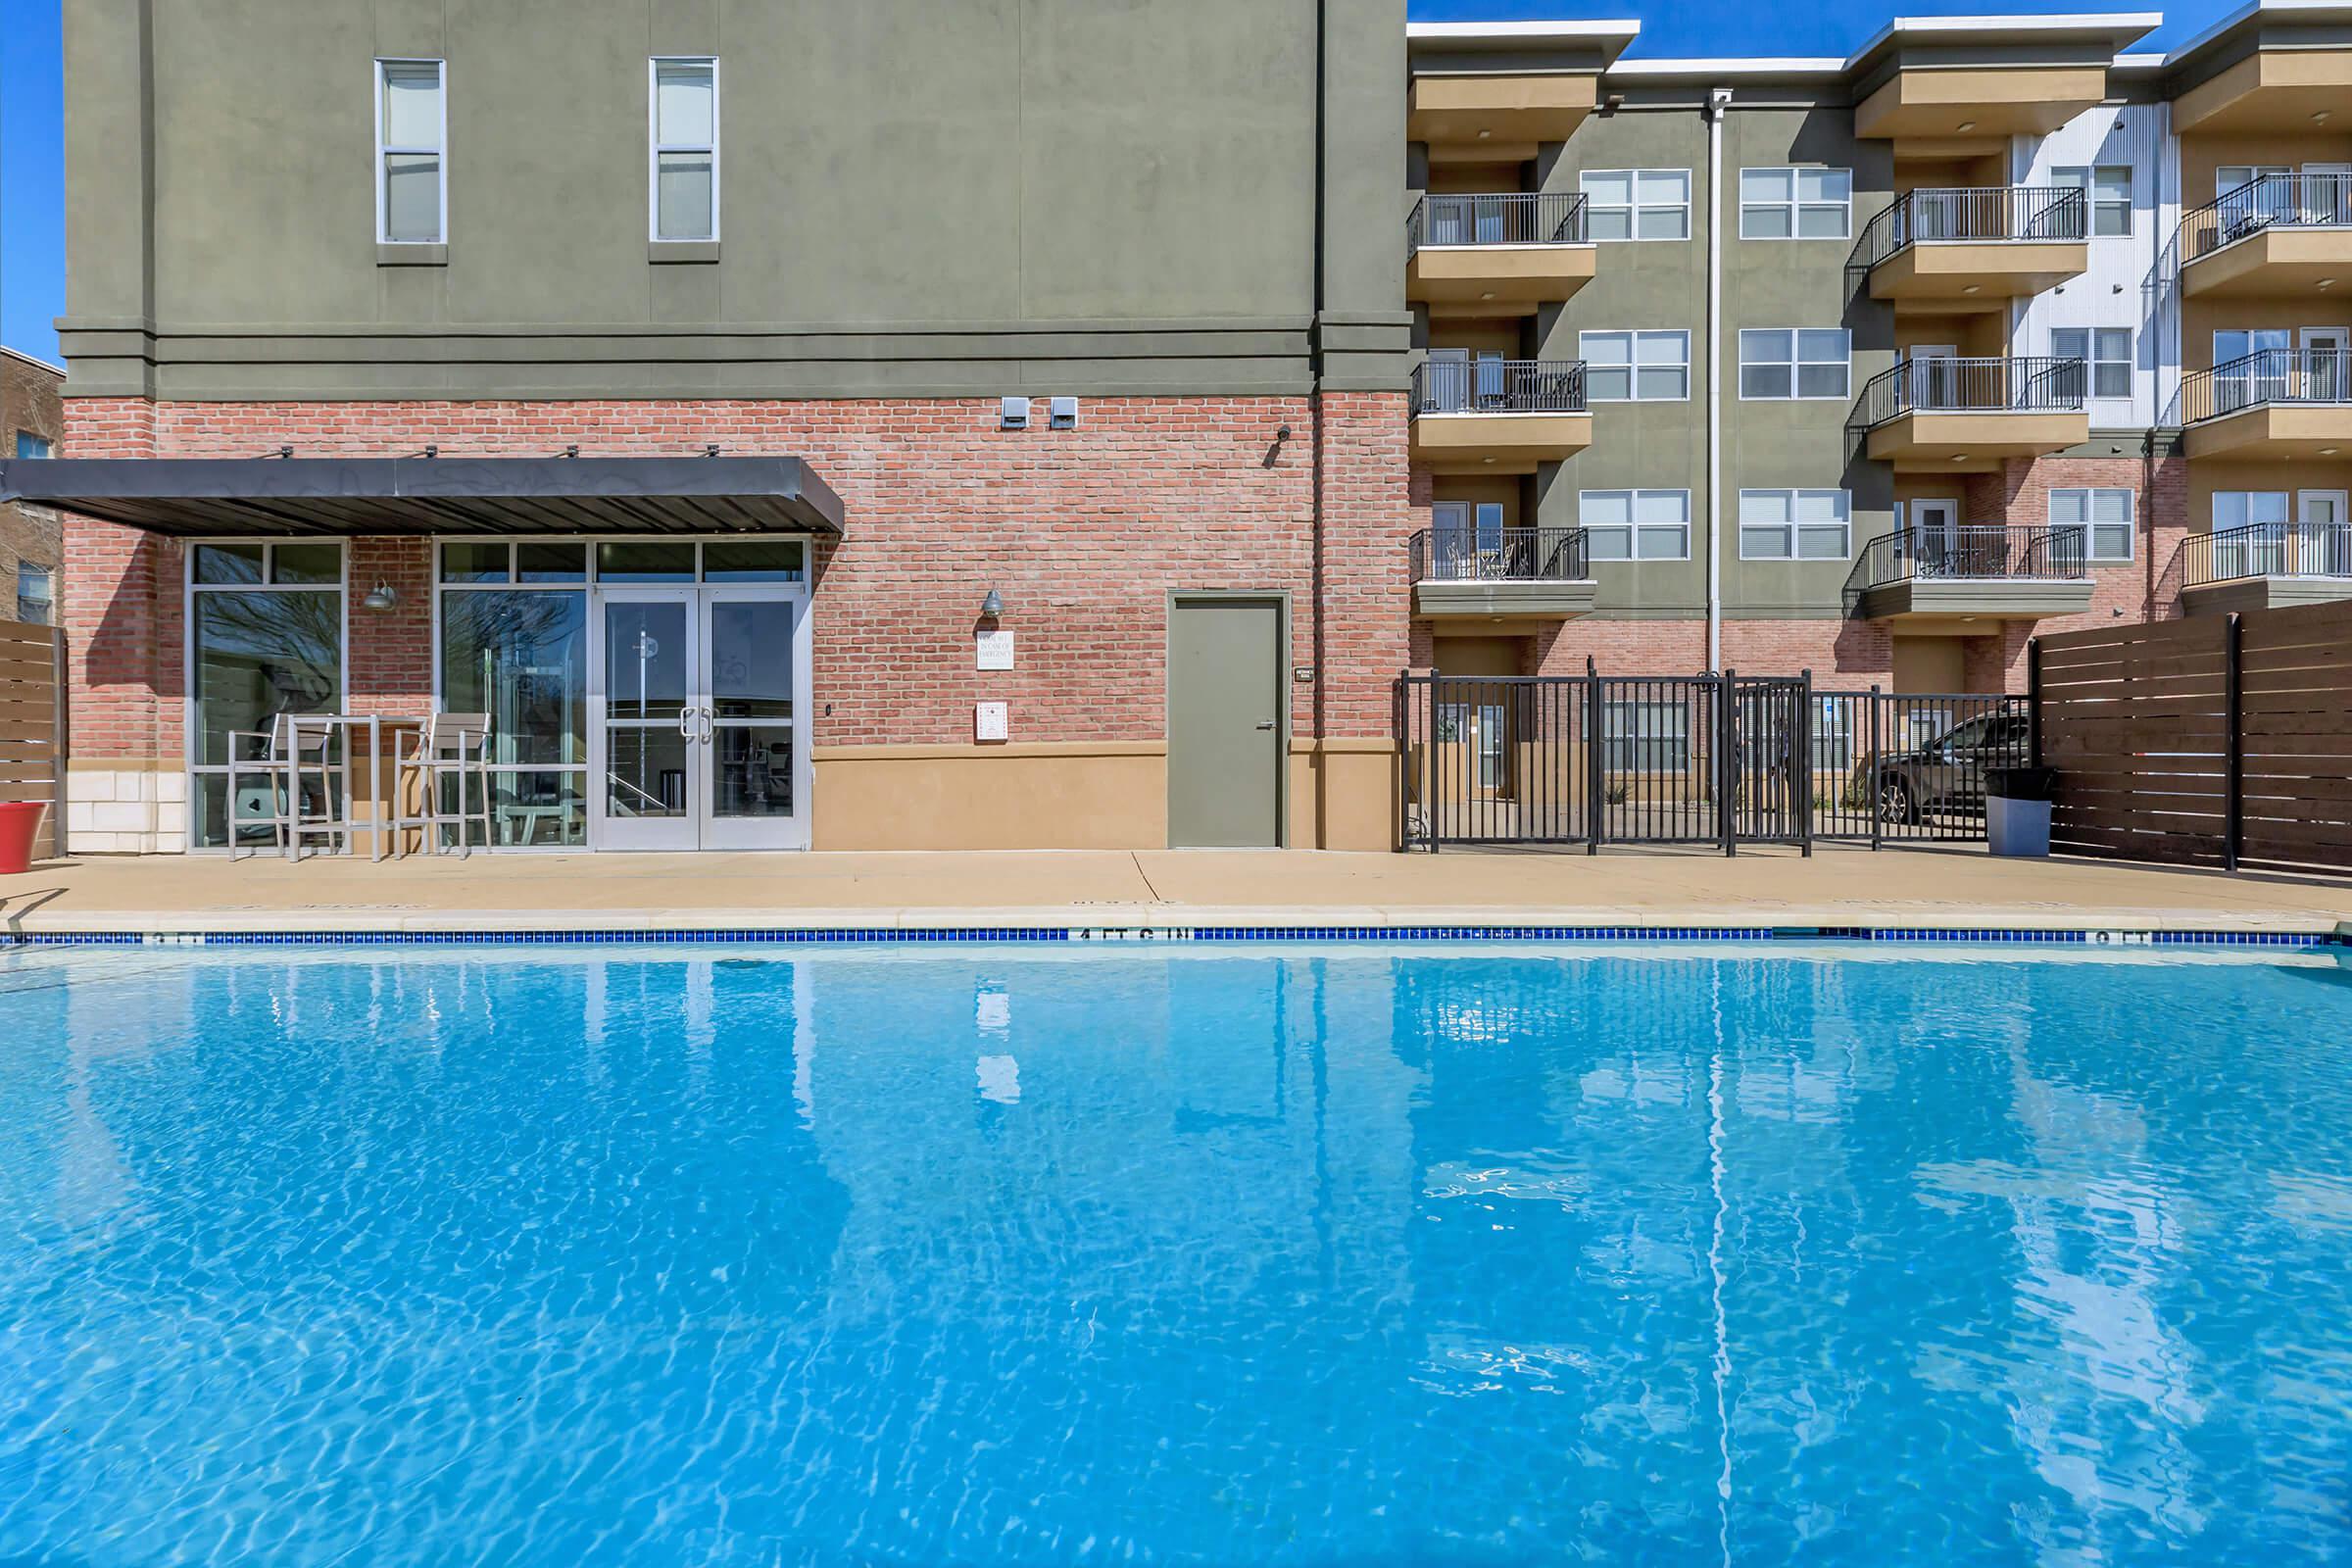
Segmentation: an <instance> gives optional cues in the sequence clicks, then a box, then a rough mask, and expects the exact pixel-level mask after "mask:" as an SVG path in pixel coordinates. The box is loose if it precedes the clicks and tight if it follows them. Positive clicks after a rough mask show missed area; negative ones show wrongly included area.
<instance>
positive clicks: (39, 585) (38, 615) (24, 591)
mask: <svg viewBox="0 0 2352 1568" xmlns="http://www.w3.org/2000/svg"><path fill="white" fill-rule="evenodd" d="M55 597H56V589H55V587H54V586H53V585H52V579H51V577H50V573H49V568H48V567H47V566H36V565H34V564H32V563H31V562H29V561H20V562H18V563H17V618H18V619H19V620H21V621H23V622H24V623H25V625H27V626H46V625H48V624H49V619H50V606H51V604H52V602H53V601H54V599H55Z"/></svg>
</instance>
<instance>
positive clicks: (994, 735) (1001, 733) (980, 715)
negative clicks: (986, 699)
mask: <svg viewBox="0 0 2352 1568" xmlns="http://www.w3.org/2000/svg"><path fill="white" fill-rule="evenodd" d="M972 734H973V735H974V737H975V738H977V739H979V740H984V741H1004V740H1010V739H1011V738H1012V715H1011V705H1010V704H1007V703H977V704H975V705H973V708H972Z"/></svg>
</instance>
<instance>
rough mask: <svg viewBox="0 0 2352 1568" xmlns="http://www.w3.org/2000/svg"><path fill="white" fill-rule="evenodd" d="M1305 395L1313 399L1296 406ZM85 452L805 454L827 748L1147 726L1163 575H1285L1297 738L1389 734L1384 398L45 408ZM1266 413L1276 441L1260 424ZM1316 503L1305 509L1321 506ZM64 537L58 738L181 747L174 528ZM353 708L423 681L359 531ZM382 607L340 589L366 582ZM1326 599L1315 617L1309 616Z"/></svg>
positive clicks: (1241, 579) (1391, 621)
mask: <svg viewBox="0 0 2352 1568" xmlns="http://www.w3.org/2000/svg"><path fill="white" fill-rule="evenodd" d="M1318 404H1319V407H1318ZM67 412H68V419H69V423H70V426H71V431H72V439H73V446H74V451H75V452H76V454H77V455H79V456H84V457H164V458H172V457H203V458H228V457H251V456H256V455H260V454H266V453H269V452H271V451H273V450H275V449H276V448H277V447H279V446H281V445H291V446H293V447H294V448H295V449H296V450H297V452H298V453H299V454H301V455H303V456H306V457H307V456H363V455H364V456H393V455H405V454H409V453H414V452H417V450H418V449H420V448H421V447H423V446H424V445H425V444H427V443H431V444H433V445H435V446H437V447H438V449H439V451H440V452H441V454H442V455H443V456H445V457H450V458H458V457H465V456H521V455H536V456H543V455H550V454H554V453H558V452H561V451H562V450H563V449H564V447H565V446H567V445H570V444H573V443H577V444H578V446H579V448H580V450H581V452H582V453H583V454H586V455H590V456H627V455H652V454H670V455H675V454H681V453H694V452H699V451H700V450H701V449H702V448H703V446H704V445H705V444H706V443H712V442H715V443H716V444H717V445H718V446H719V447H720V448H721V449H722V450H724V451H726V452H728V453H730V454H738V455H745V454H761V453H766V454H790V455H793V456H798V457H802V458H805V459H807V460H808V461H809V464H810V466H811V467H812V468H813V469H814V470H815V471H816V472H817V473H818V474H819V475H821V476H822V477H823V478H824V479H825V481H826V482H827V483H828V484H830V485H831V486H832V487H833V488H834V489H835V490H836V491H837V492H839V494H840V495H841V498H842V501H843V504H844V506H845V509H846V511H847V515H848V518H849V522H848V526H847V528H846V530H845V537H844V538H843V540H842V541H841V542H840V544H839V545H838V547H835V548H831V549H824V550H820V551H819V554H818V561H817V585H816V590H815V612H814V617H813V633H814V643H815V662H814V668H813V670H812V672H811V673H812V685H813V698H814V701H815V704H816V714H815V720H814V724H813V726H812V739H813V741H814V743H815V744H817V745H819V746H843V745H881V744H956V743H962V742H967V741H969V740H970V739H971V738H972V736H971V726H972V705H973V704H974V703H975V702H976V701H979V700H981V699H983V698H987V699H991V700H1005V701H1008V702H1009V703H1010V704H1011V707H1012V734H1013V738H1014V739H1015V740H1016V741H1096V740H1147V739H1149V740H1156V739H1158V738H1160V737H1161V736H1162V735H1163V734H1164V732H1165V720H1164V709H1165V700H1166V687H1165V672H1164V665H1165V660H1164V657H1163V656H1162V653H1161V650H1163V649H1164V647H1165V645H1166V634H1167V596H1168V594H1169V593H1170V592H1171V591H1173V590H1180V589H1252V590H1269V591H1279V592H1284V593H1287V594H1289V595H1290V599H1291V606H1292V640H1293V650H1294V660H1295V662H1299V663H1311V664H1313V665H1315V666H1316V667H1317V669H1318V670H1319V671H1320V672H1321V675H1322V678H1321V679H1320V680H1319V681H1318V683H1317V685H1316V686H1315V688H1314V690H1313V700H1312V701H1308V700H1307V699H1306V694H1305V693H1304V692H1301V693H1300V700H1299V702H1297V703H1296V704H1295V705H1294V715H1295V716H1294V730H1295V732H1296V733H1298V734H1301V735H1311V734H1316V733H1321V734H1327V735H1333V736H1356V737H1379V736H1386V735H1387V734H1388V726H1389V712H1390V702H1389V680H1390V678H1391V677H1392V676H1393V675H1394V674H1395V672H1396V671H1397V668H1398V667H1400V666H1401V665H1402V663H1403V662H1404V659H1405V652H1406V625H1407V621H1408V618H1409V614H1410V592H1411V590H1410V585H1409V584H1408V583H1407V581H1406V570H1405V552H1404V539H1405V537H1406V535H1407V534H1408V533H1409V532H1410V530H1411V528H1412V526H1413V515H1412V514H1411V512H1410V510H1409V508H1408V507H1407V506H1406V504H1405V487H1406V460H1405V440H1406V436H1405V417H1404V400H1403V398H1402V396H1401V394H1388V393H1333V394H1325V395H1324V396H1323V397H1321V398H1320V399H1319V400H1317V399H1309V398H1305V397H1297V398H1283V397H1263V398H1248V397H1245V398H1213V399H1199V398H1160V399H1152V398H1104V399H1091V400H1088V402H1087V403H1086V404H1085V405H1084V409H1083V413H1082V416H1081V419H1082V422H1081V426H1080V428H1078V429H1077V430H1075V431H1052V430H1046V429H1041V428H1032V429H1030V430H1028V431H1025V432H1017V433H1016V432H1006V431H1002V430H1000V429H998V428H997V415H998V409H997V405H996V404H995V402H994V401H993V400H977V399H971V400H946V399H931V400H919V401H915V400H910V401H841V402H823V403H755V402H663V403H651V402H648V403H597V402H576V403H574V402H562V403H518V402H502V403H474V404H453V403H383V404H317V403H282V404H178V405H173V404H166V405H162V406H154V405H149V404H146V403H143V402H138V401H135V400H111V399H110V400H100V399H77V400H72V401H70V402H69V403H68V405H67ZM1285 426H1288V427H1289V428H1290V430H1291V438H1290V439H1289V440H1288V441H1283V442H1280V443H1278V442H1277V439H1276V437H1277V434H1278V432H1279V431H1281V430H1282V429H1283V428H1284V427H1285ZM1318 515H1320V518H1321V526H1320V529H1319V530H1318ZM69 545H70V549H69V555H70V560H71V562H72V568H71V569H72V574H73V581H74V584H75V592H74V594H73V599H72V601H71V603H72V606H73V613H72V615H71V626H72V641H73V663H74V672H75V688H76V689H75V693H74V698H73V701H74V705H75V728H76V732H77V743H76V755H77V756H78V757H80V758H81V759H84V760H95V759H106V758H123V759H131V758H176V757H177V756H179V755H180V751H181V736H180V733H179V729H180V711H181V706H180V699H181V697H182V695H183V684H182V678H181V663H182V652H181V650H182V626H181V586H180V585H181V581H182V573H183V570H184V567H183V564H182V560H181V551H180V548H179V547H178V546H177V545H176V544H174V543H172V542H170V541H167V540H162V539H159V538H156V537H154V536H151V535H145V534H139V533H135V532H132V531H130V530H128V529H123V528H118V527H114V526H111V525H108V524H104V523H98V522H93V521H90V520H88V519H86V518H74V519H73V520H72V522H71V538H70V541H69ZM350 570H351V585H352V606H351V610H350V626H351V659H350V664H351V667H350V688H351V698H352V702H353V703H354V705H355V706H359V707H365V708H368V709H372V710H376V711H390V712H405V711H421V710H422V709H424V708H425V707H426V706H427V705H428V704H429V702H430V700H431V693H430V684H431V667H432V666H431V605H432V595H431V583H430V578H429V549H428V547H427V544H426V542H425V541H423V540H420V539H393V538H372V539H363V540H360V541H358V542H357V543H356V544H355V545H354V547H353V549H352V552H351V558H350ZM379 582H381V583H385V584H388V585H389V586H391V587H392V588H394V589H395V590H396V592H397V596H398V600H397V604H396V606H395V608H394V609H392V610H389V611H369V610H365V609H362V608H360V606H359V602H358V601H359V598H360V596H361V595H363V594H365V593H366V592H367V591H368V589H369V588H370V587H372V586H374V585H375V584H377V583H379ZM992 588H993V589H995V590H997V591H998V592H999V593H1000V594H1001V595H1002V596H1003V599H1004V603H1005V614H1004V618H1003V624H1004V625H1005V627H1006V628H1009V629H1011V630H1012V631H1013V632H1014V633H1015V634H1016V637H1017V639H1018V646H1019V657H1018V662H1017V664H1016V667H1015V669H1014V670H1013V671H1012V672H1010V673H1008V674H987V675H983V674H980V673H978V672H976V671H975V670H974V668H973V663H974V661H973V658H972V651H971V637H972V633H973V630H974V626H975V623H976V621H977V620H978V618H979V613H980V603H981V600H982V599H983V598H984V597H986V595H987V593H988V591H989V590H990V589H992ZM1319 607H1327V608H1328V618H1326V617H1325V616H1324V615H1322V614H1319V613H1318V608H1319Z"/></svg>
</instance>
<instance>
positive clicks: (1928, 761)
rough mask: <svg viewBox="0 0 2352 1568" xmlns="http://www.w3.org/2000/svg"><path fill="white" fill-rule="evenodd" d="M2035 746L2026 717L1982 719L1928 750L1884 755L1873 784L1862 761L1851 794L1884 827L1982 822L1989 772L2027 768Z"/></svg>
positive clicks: (1867, 765)
mask: <svg viewBox="0 0 2352 1568" xmlns="http://www.w3.org/2000/svg"><path fill="white" fill-rule="evenodd" d="M2031 744H2032V742H2031V739H2030V732H2029V728H2028V725H2027V722H2026V715H2025V714H2023V713H2015V712H1997V713H1983V714H1980V715H1978V716H1977V717H1975V718H1970V719H1963V720H1962V721H1961V722H1959V723H1957V724H1954V725H1953V726H1952V727H1951V728H1950V729H1947V730H1945V731H1944V732H1943V733H1942V734H1941V735H1938V736H1936V738H1935V739H1934V740H1932V741H1930V742H1928V744H1926V745H1925V746H1919V747H1914V748H1912V749H1911V750H1909V751H1901V752H1888V753H1887V754H1886V755H1885V756H1883V757H1881V758H1880V759H1879V760H1878V771H1877V776H1876V777H1875V778H1873V777H1872V776H1871V761H1870V759H1868V758H1864V759H1863V760H1862V761H1861V762H1860V763H1859V764H1857V765H1856V767H1855V769H1854V785H1853V794H1854V795H1855V796H1857V797H1860V798H1861V799H1864V800H1868V801H1871V802H1873V803H1875V809H1877V811H1878V813H1879V818H1880V820H1882V821H1885V822H1894V823H1905V822H1920V821H1924V820H1926V819H1927V818H1928V817H1929V816H1932V815H1941V816H1983V815H1984V814H1985V771H1986V770H1987V769H1989V768H1995V767H2021V766H2023V765H2024V764H2025V763H2026V761H2027V753H2028V751H2029V749H2030V747H2031Z"/></svg>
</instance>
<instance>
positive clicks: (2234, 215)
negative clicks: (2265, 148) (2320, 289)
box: [2178, 173, 2352, 262]
mask: <svg viewBox="0 0 2352 1568" xmlns="http://www.w3.org/2000/svg"><path fill="white" fill-rule="evenodd" d="M2345 226H2352V173H2337V174H2326V173H2323V174H2264V175H2262V176H2261V177H2260V178H2258V179H2250V180H2248V181H2246V183H2244V184H2243V185H2239V186H2237V187H2235V188H2234V189H2231V190H2226V191H2224V192H2223V193H2222V195H2221V199H2220V200H2219V201H2212V202H2208V203H2206V204H2205V205H2204V206H2202V207H2200V208H2198V209H2197V210H2196V211H2195V212H2192V213H2190V214H2188V215H2187V216H2186V217H2185V218H2182V219H2181V220H2180V237H2179V241H2178V252H2179V254H2180V258H2181V259H2182V260H2183V261H2189V262H2193V261H2195V260H2196V259H2197V258H2198V257H2200V256H2204V255H2207V254H2209V253H2210V252H2213V251H2217V250H2219V249H2221V248H2222V247H2223V246H2224V245H2227V244H2229V242H2230V241H2232V240H2240V239H2244V238H2245V237H2247V236H2248V235H2249V234H2259V233H2261V232H2262V231H2263V230H2264V229H2266V228H2334V227H2345Z"/></svg>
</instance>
